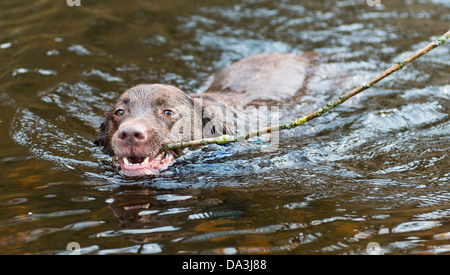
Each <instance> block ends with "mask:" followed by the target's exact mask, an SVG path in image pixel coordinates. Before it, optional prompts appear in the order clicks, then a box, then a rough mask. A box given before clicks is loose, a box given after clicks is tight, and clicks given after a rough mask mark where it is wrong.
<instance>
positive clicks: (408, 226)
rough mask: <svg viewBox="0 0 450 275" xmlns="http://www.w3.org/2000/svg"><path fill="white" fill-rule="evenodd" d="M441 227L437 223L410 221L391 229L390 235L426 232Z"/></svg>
mask: <svg viewBox="0 0 450 275" xmlns="http://www.w3.org/2000/svg"><path fill="white" fill-rule="evenodd" d="M440 225H441V222H438V221H412V222H404V223H401V224H399V225H397V226H396V227H394V228H393V229H392V233H405V232H415V231H423V230H428V229H431V228H434V227H438V226H440Z"/></svg>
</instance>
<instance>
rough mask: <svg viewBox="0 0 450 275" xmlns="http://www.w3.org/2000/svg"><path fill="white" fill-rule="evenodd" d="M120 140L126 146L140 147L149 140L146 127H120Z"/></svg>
mask: <svg viewBox="0 0 450 275" xmlns="http://www.w3.org/2000/svg"><path fill="white" fill-rule="evenodd" d="M118 138H119V140H120V141H121V142H122V144H123V145H125V146H139V145H141V144H143V143H145V142H146V141H147V139H148V135H147V132H146V130H145V127H144V126H142V125H138V124H136V125H126V126H123V127H120V129H119V132H118Z"/></svg>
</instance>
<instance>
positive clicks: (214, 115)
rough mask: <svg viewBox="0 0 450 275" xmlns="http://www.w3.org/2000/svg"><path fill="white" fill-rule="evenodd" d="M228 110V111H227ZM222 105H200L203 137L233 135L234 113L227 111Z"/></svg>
mask: <svg viewBox="0 0 450 275" xmlns="http://www.w3.org/2000/svg"><path fill="white" fill-rule="evenodd" d="M227 112H228V113H227ZM229 112H230V110H227V109H226V108H225V107H224V106H220V105H219V106H218V105H213V104H206V105H204V106H202V129H203V130H202V131H203V137H204V138H211V137H218V136H221V135H234V134H235V132H234V131H233V127H232V121H230V120H232V119H233V117H232V116H231V118H230V115H234V114H231V113H229Z"/></svg>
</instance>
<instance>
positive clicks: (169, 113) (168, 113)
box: [163, 109, 173, 116]
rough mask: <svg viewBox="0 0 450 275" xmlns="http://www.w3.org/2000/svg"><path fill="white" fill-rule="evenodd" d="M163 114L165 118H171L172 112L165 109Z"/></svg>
mask: <svg viewBox="0 0 450 275" xmlns="http://www.w3.org/2000/svg"><path fill="white" fill-rule="evenodd" d="M163 114H164V115H165V116H171V115H172V114H173V111H172V110H169V109H166V110H164V111H163Z"/></svg>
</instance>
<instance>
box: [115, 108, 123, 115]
mask: <svg viewBox="0 0 450 275" xmlns="http://www.w3.org/2000/svg"><path fill="white" fill-rule="evenodd" d="M114 114H115V115H116V116H123V115H124V114H125V110H124V109H119V110H117V111H116V112H115V113H114Z"/></svg>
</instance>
